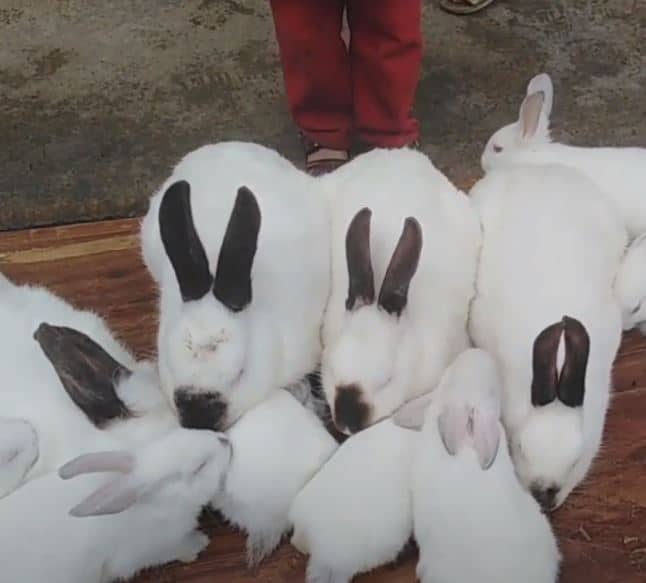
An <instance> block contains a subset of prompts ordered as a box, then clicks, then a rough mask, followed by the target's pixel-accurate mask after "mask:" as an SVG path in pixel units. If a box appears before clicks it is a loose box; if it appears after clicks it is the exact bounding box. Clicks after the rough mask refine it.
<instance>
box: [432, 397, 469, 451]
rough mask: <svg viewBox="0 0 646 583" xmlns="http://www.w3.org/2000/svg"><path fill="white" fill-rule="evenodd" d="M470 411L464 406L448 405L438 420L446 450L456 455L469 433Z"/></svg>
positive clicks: (438, 427)
mask: <svg viewBox="0 0 646 583" xmlns="http://www.w3.org/2000/svg"><path fill="white" fill-rule="evenodd" d="M468 424H469V411H468V409H467V408H466V407H465V406H464V405H459V406H458V405H453V404H451V405H447V406H446V407H445V408H444V410H443V411H442V413H441V414H440V416H439V417H438V419H437V429H438V431H439V432H440V437H441V438H442V443H443V444H444V449H446V451H447V452H448V453H449V454H451V455H455V454H456V453H458V451H460V448H461V447H462V445H463V444H464V442H465V440H466V438H467V435H468V432H467V426H468Z"/></svg>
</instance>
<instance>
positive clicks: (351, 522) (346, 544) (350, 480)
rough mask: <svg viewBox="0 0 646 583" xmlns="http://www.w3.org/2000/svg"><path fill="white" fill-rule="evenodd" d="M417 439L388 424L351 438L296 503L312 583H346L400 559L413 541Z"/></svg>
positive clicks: (294, 518)
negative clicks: (413, 466)
mask: <svg viewBox="0 0 646 583" xmlns="http://www.w3.org/2000/svg"><path fill="white" fill-rule="evenodd" d="M415 436H416V434H415V433H414V432H412V431H408V430H406V429H402V428H400V427H396V426H395V425H394V424H393V422H392V421H391V420H390V419H386V420H384V421H381V422H379V423H377V424H375V425H373V426H371V427H369V428H367V429H365V430H363V431H361V432H359V433H357V434H356V435H353V436H351V437H349V438H348V439H347V440H346V441H345V442H344V443H343V444H342V445H341V446H340V447H339V449H338V450H337V452H336V453H335V454H334V455H333V456H332V458H331V459H330V460H329V461H328V462H327V463H326V464H325V465H324V466H323V468H321V470H320V471H319V472H318V474H316V475H315V476H314V477H313V478H312V480H311V481H310V482H309V483H308V484H307V485H306V486H305V487H304V488H303V490H302V491H301V492H300V493H299V494H298V496H296V499H295V500H294V503H293V504H292V507H291V509H290V511H289V519H290V521H291V522H292V524H293V525H294V534H293V536H292V541H291V542H292V544H293V545H294V546H295V547H296V548H297V549H298V550H299V551H300V552H302V553H304V554H309V555H310V559H309V563H308V566H307V577H306V580H307V582H308V583H323V582H324V583H348V582H349V581H350V580H351V579H352V577H353V576H354V575H356V574H358V573H362V572H364V571H369V570H370V569H373V568H375V567H378V566H379V565H383V564H385V563H388V562H390V561H393V560H394V559H396V558H397V555H398V554H399V552H400V551H401V550H402V548H403V547H404V546H405V545H406V543H407V542H408V540H409V539H410V537H411V535H412V528H413V523H412V513H411V501H410V464H411V458H412V453H413V438H414V437H415Z"/></svg>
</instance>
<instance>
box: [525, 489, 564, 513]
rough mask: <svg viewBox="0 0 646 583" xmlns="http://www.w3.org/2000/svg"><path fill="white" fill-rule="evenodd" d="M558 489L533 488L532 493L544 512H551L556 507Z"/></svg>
mask: <svg viewBox="0 0 646 583" xmlns="http://www.w3.org/2000/svg"><path fill="white" fill-rule="evenodd" d="M558 492H559V490H558V488H554V487H551V488H543V487H541V486H532V488H531V493H532V496H533V497H534V499H535V500H536V502H538V503H539V505H540V507H541V508H542V509H543V511H544V512H551V511H552V510H554V508H555V506H556V495H557V494H558Z"/></svg>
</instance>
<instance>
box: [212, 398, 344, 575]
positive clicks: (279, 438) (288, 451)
mask: <svg viewBox="0 0 646 583" xmlns="http://www.w3.org/2000/svg"><path fill="white" fill-rule="evenodd" d="M228 435H229V437H230V439H231V443H232V444H233V451H234V455H233V460H232V462H231V467H230V469H229V472H228V474H227V478H226V482H225V486H224V489H223V490H222V492H221V493H220V494H219V495H218V496H217V497H216V498H215V499H214V500H213V506H214V507H215V508H217V509H218V510H220V512H222V514H223V515H224V517H225V518H227V519H228V520H229V521H230V522H231V523H233V524H235V525H236V526H239V527H240V528H242V529H243V530H245V531H246V532H247V533H248V540H247V559H248V563H249V565H250V566H255V565H257V564H258V563H259V562H260V561H261V560H262V559H263V558H264V557H266V556H267V555H268V554H269V553H271V552H272V551H273V550H274V549H275V548H276V546H277V545H278V543H279V542H280V541H281V539H282V537H283V535H284V534H285V533H286V532H287V531H288V530H289V528H290V523H289V520H288V518H287V514H288V512H289V507H290V506H291V504H292V501H293V500H294V498H295V496H296V494H297V493H298V492H299V491H300V490H301V489H302V488H303V486H304V485H305V484H306V483H307V482H308V481H309V480H310V478H311V477H312V476H313V475H314V474H315V473H316V472H317V471H318V469H319V468H320V467H321V466H322V465H323V464H324V463H325V462H326V461H327V460H328V459H329V458H330V456H331V455H332V454H333V453H334V451H335V449H336V447H337V444H336V442H335V441H334V439H333V438H332V437H331V436H330V435H329V433H328V432H327V431H326V430H325V428H324V426H323V424H322V422H321V421H320V420H319V419H318V417H317V416H316V415H315V414H314V413H313V412H312V411H311V410H308V409H306V408H305V407H304V406H303V405H301V404H300V403H299V402H298V401H297V400H296V399H295V398H294V397H293V396H292V395H291V394H290V393H288V392H287V391H283V390H278V391H276V392H274V393H273V394H272V395H271V396H270V397H269V398H267V399H266V400H265V401H263V402H262V403H260V404H259V405H256V406H255V407H254V408H252V409H251V410H249V411H247V413H245V414H244V415H243V416H242V417H241V418H240V419H239V420H238V421H237V422H236V423H235V424H234V425H233V427H232V428H231V429H230V430H229V432H228Z"/></svg>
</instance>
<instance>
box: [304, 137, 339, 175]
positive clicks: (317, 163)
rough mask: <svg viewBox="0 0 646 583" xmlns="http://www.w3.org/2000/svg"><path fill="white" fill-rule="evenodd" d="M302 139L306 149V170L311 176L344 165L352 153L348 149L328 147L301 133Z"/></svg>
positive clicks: (325, 172)
mask: <svg viewBox="0 0 646 583" xmlns="http://www.w3.org/2000/svg"><path fill="white" fill-rule="evenodd" d="M301 141H302V142H303V148H304V149H305V170H306V171H307V173H308V174H310V175H311V176H321V175H322V174H327V173H328V172H332V171H334V170H336V169H337V168H338V167H339V166H343V164H345V163H346V162H347V161H348V160H349V159H350V155H349V153H348V151H347V150H336V149H334V148H326V147H325V146H322V145H321V144H319V143H317V142H313V141H311V140H310V139H309V138H307V137H306V136H305V135H303V134H301Z"/></svg>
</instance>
